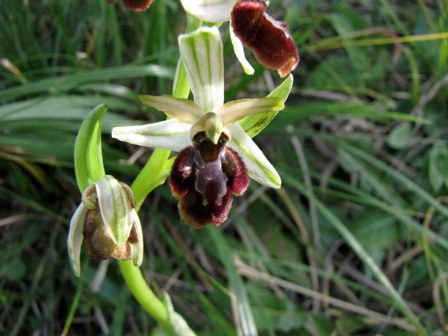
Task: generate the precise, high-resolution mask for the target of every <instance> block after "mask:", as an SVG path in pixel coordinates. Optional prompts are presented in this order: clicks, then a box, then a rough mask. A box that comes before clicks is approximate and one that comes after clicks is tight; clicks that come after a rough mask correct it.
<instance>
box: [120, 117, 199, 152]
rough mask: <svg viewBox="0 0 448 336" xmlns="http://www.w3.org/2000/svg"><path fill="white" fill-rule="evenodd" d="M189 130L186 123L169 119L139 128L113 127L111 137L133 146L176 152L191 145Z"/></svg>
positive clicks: (188, 125)
mask: <svg viewBox="0 0 448 336" xmlns="http://www.w3.org/2000/svg"><path fill="white" fill-rule="evenodd" d="M190 128H191V125H190V124H188V123H184V122H181V121H178V120H176V119H169V120H165V121H161V122H157V123H154V124H147V125H141V126H125V127H114V128H113V129H112V137H113V138H115V139H118V140H120V141H125V142H129V143H131V144H134V145H139V146H145V147H160V148H164V149H168V150H172V151H176V152H178V151H180V150H181V149H183V148H185V147H186V146H188V144H190V143H191V140H190Z"/></svg>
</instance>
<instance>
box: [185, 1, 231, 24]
mask: <svg viewBox="0 0 448 336" xmlns="http://www.w3.org/2000/svg"><path fill="white" fill-rule="evenodd" d="M236 1H237V0H181V3H182V6H183V7H184V9H185V11H186V12H187V13H188V14H190V15H193V16H195V17H197V18H198V19H201V20H202V21H206V22H225V21H229V20H230V12H231V11H232V8H233V5H234V4H235V2H236Z"/></svg>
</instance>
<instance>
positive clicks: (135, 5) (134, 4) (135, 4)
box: [107, 0, 153, 12]
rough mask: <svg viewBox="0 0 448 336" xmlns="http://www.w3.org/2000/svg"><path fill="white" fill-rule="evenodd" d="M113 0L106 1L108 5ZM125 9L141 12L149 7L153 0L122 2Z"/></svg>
mask: <svg viewBox="0 0 448 336" xmlns="http://www.w3.org/2000/svg"><path fill="white" fill-rule="evenodd" d="M114 1H115V0H107V2H108V3H113V2H114ZM122 1H123V4H124V6H125V7H126V8H127V9H130V10H133V11H136V12H143V11H145V10H147V9H148V8H149V6H151V4H152V1H153V0H122Z"/></svg>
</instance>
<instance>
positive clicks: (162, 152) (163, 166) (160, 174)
mask: <svg viewBox="0 0 448 336" xmlns="http://www.w3.org/2000/svg"><path fill="white" fill-rule="evenodd" d="M198 25H200V23H198V22H197V21H195V20H192V19H189V22H188V27H187V31H189V30H193V29H194V28H195V27H197V26H198ZM172 93H173V96H174V97H177V98H188V95H189V93H190V85H189V83H188V78H187V76H186V72H185V67H184V64H183V62H182V61H181V59H179V62H178V64H177V69H176V74H175V78H174V83H173V91H172ZM170 154H171V151H169V150H166V149H160V148H156V149H155V150H154V152H153V153H152V155H151V157H150V159H149V160H148V162H147V163H146V164H145V166H144V167H143V169H142V170H141V171H140V173H139V174H138V175H137V177H136V178H135V180H134V182H133V183H132V185H131V189H132V191H133V192H134V197H135V201H136V207H135V209H136V211H138V210H139V209H140V207H141V205H142V204H143V202H144V200H145V199H146V197H147V196H148V195H149V193H150V192H151V191H152V190H153V189H154V188H156V187H157V186H158V185H160V184H162V183H163V182H164V181H165V179H166V178H167V176H168V174H169V171H170V168H171V165H172V163H173V160H172V159H169V157H170ZM118 265H119V267H120V271H121V274H122V275H123V278H124V280H125V282H126V284H127V286H128V288H129V290H130V291H131V293H132V294H133V295H134V297H135V299H136V300H137V301H138V302H139V304H140V305H141V306H142V307H143V309H145V310H146V311H147V312H148V313H149V314H150V315H151V316H153V317H154V318H155V319H156V320H157V322H159V323H160V324H161V325H162V326H163V327H164V328H165V330H167V331H170V333H171V334H172V333H173V328H172V324H171V317H170V314H169V311H168V309H167V307H166V305H165V304H164V303H163V302H162V301H161V300H160V299H159V298H158V297H157V296H156V295H155V294H154V292H153V291H152V290H151V288H149V286H148V284H147V283H146V281H145V278H144V277H143V274H142V272H141V270H140V269H139V268H138V267H135V266H134V265H133V264H132V261H130V260H119V261H118Z"/></svg>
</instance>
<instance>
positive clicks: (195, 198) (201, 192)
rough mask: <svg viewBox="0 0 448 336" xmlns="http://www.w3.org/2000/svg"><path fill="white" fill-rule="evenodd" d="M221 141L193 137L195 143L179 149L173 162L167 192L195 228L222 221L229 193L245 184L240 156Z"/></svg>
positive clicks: (230, 199) (246, 178) (237, 193)
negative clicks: (168, 191)
mask: <svg viewBox="0 0 448 336" xmlns="http://www.w3.org/2000/svg"><path fill="white" fill-rule="evenodd" d="M225 143H226V141H223V142H221V143H218V144H217V145H214V144H213V143H212V142H211V141H210V140H208V139H206V138H203V137H201V138H200V139H196V141H195V146H189V147H187V148H185V149H183V150H182V151H181V152H180V153H179V155H178V156H177V159H176V161H175V162H174V164H173V168H172V170H171V175H170V180H169V184H170V188H171V192H172V194H173V195H174V196H175V197H176V198H177V199H178V200H179V202H178V208H179V213H180V216H181V218H182V220H183V221H184V222H185V223H187V224H188V225H190V226H191V227H193V228H195V229H199V228H202V227H204V226H205V225H207V224H214V225H220V224H221V223H223V222H224V221H225V220H226V219H227V216H228V214H229V211H230V208H231V207H232V202H233V196H241V195H242V194H243V193H244V192H245V191H246V189H247V187H248V186H249V176H248V175H247V171H246V167H245V165H244V163H243V161H242V159H241V158H240V156H239V155H238V154H237V153H236V152H235V151H234V150H233V149H231V148H229V147H226V146H225Z"/></svg>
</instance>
